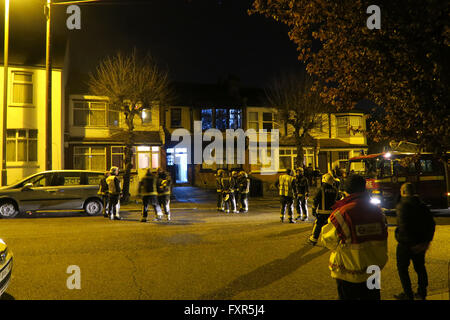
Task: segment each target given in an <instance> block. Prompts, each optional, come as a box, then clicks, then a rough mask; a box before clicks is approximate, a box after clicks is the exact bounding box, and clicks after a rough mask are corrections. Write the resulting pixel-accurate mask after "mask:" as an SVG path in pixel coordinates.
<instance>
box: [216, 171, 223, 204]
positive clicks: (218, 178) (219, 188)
mask: <svg viewBox="0 0 450 320" xmlns="http://www.w3.org/2000/svg"><path fill="white" fill-rule="evenodd" d="M222 176H223V170H222V169H219V170H217V173H216V190H217V211H223V210H224V208H223V191H222Z"/></svg>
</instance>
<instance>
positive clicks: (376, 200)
mask: <svg viewBox="0 0 450 320" xmlns="http://www.w3.org/2000/svg"><path fill="white" fill-rule="evenodd" d="M370 203H371V204H380V203H381V200H380V199H379V198H375V197H373V198H370Z"/></svg>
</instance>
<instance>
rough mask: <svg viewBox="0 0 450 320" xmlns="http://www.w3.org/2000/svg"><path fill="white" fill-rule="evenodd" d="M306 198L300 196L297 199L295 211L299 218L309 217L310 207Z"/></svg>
mask: <svg viewBox="0 0 450 320" xmlns="http://www.w3.org/2000/svg"><path fill="white" fill-rule="evenodd" d="M306 203H307V200H306V197H305V196H298V197H296V198H295V209H296V211H297V217H299V218H300V217H301V216H302V217H303V218H306V217H308V206H307V204H306Z"/></svg>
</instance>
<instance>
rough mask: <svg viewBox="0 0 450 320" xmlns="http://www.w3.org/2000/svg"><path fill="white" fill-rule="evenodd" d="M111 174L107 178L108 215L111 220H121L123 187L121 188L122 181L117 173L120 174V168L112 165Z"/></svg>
mask: <svg viewBox="0 0 450 320" xmlns="http://www.w3.org/2000/svg"><path fill="white" fill-rule="evenodd" d="M109 172H110V175H109V177H108V178H106V183H107V184H108V199H109V203H108V216H109V217H110V219H111V220H121V218H120V215H119V209H118V207H119V201H120V194H121V192H122V189H121V188H120V181H119V178H117V175H118V174H119V168H118V167H111V170H109Z"/></svg>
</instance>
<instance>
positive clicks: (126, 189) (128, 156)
mask: <svg viewBox="0 0 450 320" xmlns="http://www.w3.org/2000/svg"><path fill="white" fill-rule="evenodd" d="M133 118H134V113H133V112H130V114H129V115H128V118H127V120H126V123H127V126H128V131H127V136H126V142H125V147H126V150H125V172H124V174H123V189H122V202H124V203H127V202H129V201H130V179H131V169H132V168H133V164H132V158H133V146H134V132H133V131H134V126H133Z"/></svg>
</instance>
